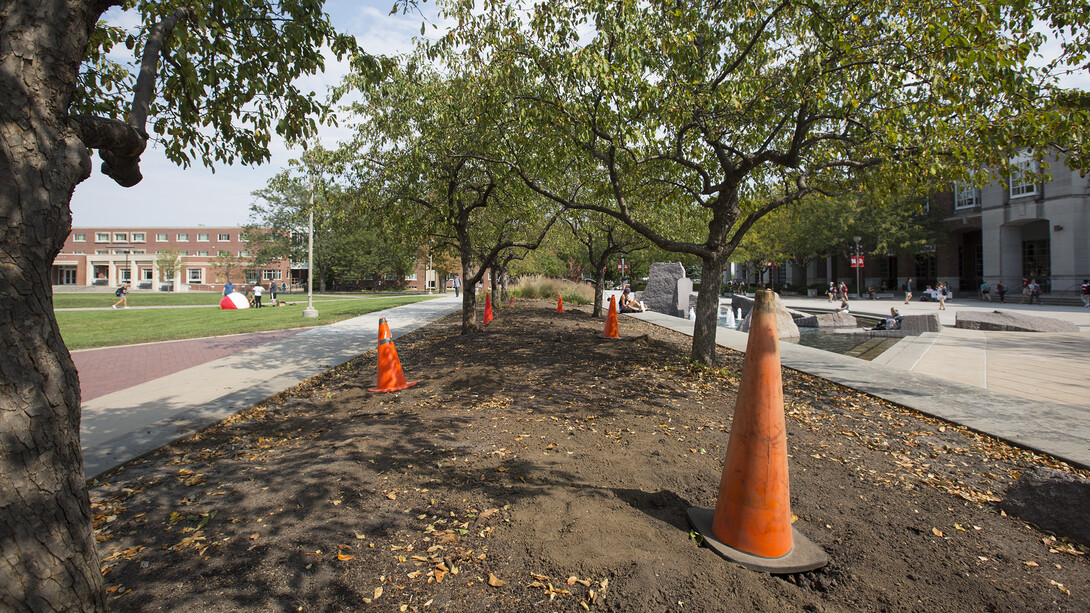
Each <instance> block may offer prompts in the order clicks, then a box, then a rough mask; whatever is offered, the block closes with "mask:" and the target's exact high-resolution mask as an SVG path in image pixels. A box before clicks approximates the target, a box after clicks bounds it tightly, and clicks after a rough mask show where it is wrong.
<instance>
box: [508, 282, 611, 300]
mask: <svg viewBox="0 0 1090 613" xmlns="http://www.w3.org/2000/svg"><path fill="white" fill-rule="evenodd" d="M511 293H512V294H514V295H515V297H517V298H526V299H540V300H555V299H556V296H557V294H559V295H561V296H563V297H564V302H565V303H567V304H590V303H592V302H594V288H593V287H591V286H589V285H587V284H586V283H575V282H573V281H568V280H565V279H553V278H549V277H536V276H535V277H522V278H520V279H519V280H518V283H516V284H515V287H514V289H512V290H511Z"/></svg>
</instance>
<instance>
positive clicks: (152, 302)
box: [53, 290, 389, 309]
mask: <svg viewBox="0 0 1090 613" xmlns="http://www.w3.org/2000/svg"><path fill="white" fill-rule="evenodd" d="M278 295H279V296H280V299H281V300H288V301H289V302H298V301H300V300H302V301H303V302H306V300H307V295H306V294H305V293H299V292H296V293H294V294H278ZM387 297H389V296H388V295H384V294H315V295H314V301H315V302H320V301H326V300H344V299H346V298H349V299H376V298H387ZM220 298H223V294H220V293H218V292H217V293H213V292H178V293H175V292H130V293H129V306H194V305H199V304H205V305H217V304H219V303H220ZM264 300H265V302H268V301H269V292H268V290H266V291H265V297H264ZM115 302H117V296H115V295H114V294H113V292H109V293H106V292H102V293H98V292H95V293H79V294H53V308H54V309H82V308H95V307H98V308H108V307H109V306H110V305H111V304H113V303H115Z"/></svg>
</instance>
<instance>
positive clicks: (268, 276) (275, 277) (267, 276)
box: [261, 270, 283, 281]
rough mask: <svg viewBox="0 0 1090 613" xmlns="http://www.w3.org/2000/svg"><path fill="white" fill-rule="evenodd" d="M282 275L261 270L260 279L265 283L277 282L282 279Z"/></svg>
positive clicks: (277, 271) (273, 271) (278, 272)
mask: <svg viewBox="0 0 1090 613" xmlns="http://www.w3.org/2000/svg"><path fill="white" fill-rule="evenodd" d="M282 275H283V273H282V272H280V271H279V270H262V271H261V278H262V279H264V280H266V281H279V280H280V279H281V278H282Z"/></svg>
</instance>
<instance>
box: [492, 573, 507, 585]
mask: <svg viewBox="0 0 1090 613" xmlns="http://www.w3.org/2000/svg"><path fill="white" fill-rule="evenodd" d="M488 585H491V586H492V587H503V586H505V585H507V582H506V581H504V580H503V579H500V578H499V577H497V576H496V575H493V574H492V573H488Z"/></svg>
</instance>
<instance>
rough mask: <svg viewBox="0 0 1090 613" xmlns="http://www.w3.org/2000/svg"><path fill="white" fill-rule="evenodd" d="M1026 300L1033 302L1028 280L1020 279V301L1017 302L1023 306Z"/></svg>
mask: <svg viewBox="0 0 1090 613" xmlns="http://www.w3.org/2000/svg"><path fill="white" fill-rule="evenodd" d="M1026 300H1029V301H1030V302H1033V297H1032V295H1031V292H1030V290H1029V279H1027V278H1025V277H1022V299H1021V300H1019V301H1018V304H1025V302H1026Z"/></svg>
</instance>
